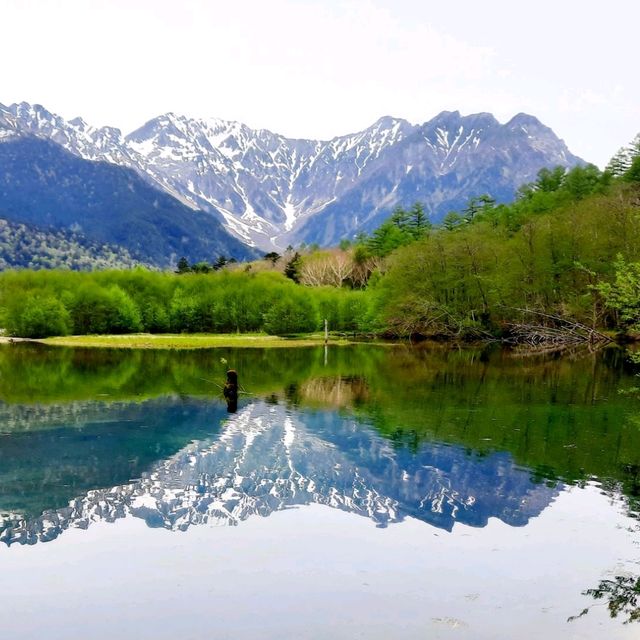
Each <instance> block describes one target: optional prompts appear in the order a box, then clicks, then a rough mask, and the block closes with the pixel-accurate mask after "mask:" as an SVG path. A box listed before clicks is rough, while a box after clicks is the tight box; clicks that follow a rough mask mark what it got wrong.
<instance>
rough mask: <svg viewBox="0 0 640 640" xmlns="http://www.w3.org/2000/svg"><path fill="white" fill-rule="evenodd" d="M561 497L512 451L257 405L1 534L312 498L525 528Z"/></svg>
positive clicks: (39, 534)
mask: <svg viewBox="0 0 640 640" xmlns="http://www.w3.org/2000/svg"><path fill="white" fill-rule="evenodd" d="M557 492H558V489H553V488H550V487H548V486H546V485H542V484H534V483H533V482H532V480H531V477H530V474H529V473H528V472H527V471H526V470H523V469H520V468H518V467H516V466H515V465H514V463H513V461H512V459H511V457H510V456H509V455H508V454H506V453H496V454H490V455H486V456H481V457H480V456H477V455H472V454H469V453H468V452H466V451H465V450H464V449H462V448H458V447H451V446H444V445H435V444H429V445H424V446H422V447H420V448H419V449H418V450H417V451H411V450H409V449H407V448H403V447H394V446H393V445H392V444H391V443H390V442H389V441H388V440H385V439H384V438H382V437H380V436H379V435H377V434H376V433H375V432H374V430H370V429H368V428H366V427H363V426H362V425H361V424H358V423H357V422H355V421H354V420H353V419H350V418H344V417H341V416H339V415H338V414H337V413H335V412H317V413H298V412H294V411H291V410H287V409H286V408H285V407H284V406H282V405H269V404H265V403H254V404H251V405H250V406H248V407H247V408H245V409H244V410H243V411H241V412H240V413H239V414H238V415H236V416H234V417H233V418H232V419H231V420H230V421H229V422H228V423H227V424H226V425H225V426H224V427H223V429H222V430H221V432H220V435H219V436H218V437H216V438H215V439H210V440H205V441H199V442H196V443H193V444H191V445H189V446H186V447H184V448H182V449H181V450H180V451H179V452H178V453H176V454H174V455H172V456H171V457H169V458H167V459H165V460H163V461H162V462H159V463H156V464H155V465H154V466H153V467H152V468H151V470H150V471H149V472H148V473H145V474H144V475H143V477H142V479H140V480H138V481H135V482H129V483H126V484H122V485H119V486H115V487H112V488H108V489H97V490H92V491H89V492H88V493H86V494H85V495H83V496H82V497H78V498H76V499H73V500H71V502H70V503H69V505H68V506H67V507H64V508H60V509H57V510H51V511H47V512H45V513H44V514H43V515H42V516H40V517H38V518H33V519H22V520H20V521H14V522H13V523H12V524H10V525H9V526H7V527H6V528H5V529H4V531H3V532H2V533H1V534H0V540H2V541H4V542H5V543H7V544H12V543H16V542H17V543H20V544H34V543H36V542H38V541H48V540H52V539H54V538H56V537H57V536H58V535H60V533H62V532H63V531H64V530H65V529H67V528H69V527H79V528H86V527H88V526H89V525H90V524H91V523H92V522H96V521H102V520H106V521H114V520H116V519H118V518H123V517H126V516H134V517H138V518H142V519H144V520H145V521H146V523H147V524H148V525H149V526H151V527H164V528H166V529H171V530H184V529H187V528H188V527H189V526H190V525H196V524H205V523H209V524H230V525H233V524H237V523H239V522H240V521H242V520H245V519H247V518H249V517H250V516H252V515H261V516H267V515H269V514H270V513H272V512H273V511H276V510H280V509H286V508H289V507H293V506H296V505H304V504H309V503H319V504H324V505H328V506H332V507H334V508H338V509H342V510H345V511H349V512H352V513H355V514H359V515H363V516H366V517H369V518H371V519H372V520H373V521H374V522H375V523H377V524H378V525H380V526H384V525H386V524H387V523H390V522H396V521H400V520H402V519H403V518H404V517H406V516H413V517H415V518H419V519H421V520H423V521H425V522H428V523H430V524H433V525H434V526H437V527H439V528H442V529H447V530H450V529H451V528H452V527H453V525H454V523H455V522H456V521H457V522H462V523H466V524H469V525H473V526H484V525H485V524H486V523H487V520H488V519H489V518H490V517H496V518H499V519H501V520H502V521H504V522H505V523H507V524H510V525H512V526H522V525H525V524H526V523H527V522H528V520H529V518H531V517H535V516H537V515H538V514H539V513H540V512H541V511H542V510H543V509H544V508H545V507H546V506H547V505H548V504H549V503H550V502H551V500H552V499H553V497H554V496H555V495H556V494H557Z"/></svg>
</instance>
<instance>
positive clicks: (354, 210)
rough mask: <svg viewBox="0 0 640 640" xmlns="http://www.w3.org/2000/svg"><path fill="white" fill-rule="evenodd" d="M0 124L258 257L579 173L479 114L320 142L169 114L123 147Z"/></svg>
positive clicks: (538, 143)
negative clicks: (233, 239) (172, 201)
mask: <svg viewBox="0 0 640 640" xmlns="http://www.w3.org/2000/svg"><path fill="white" fill-rule="evenodd" d="M3 119H4V121H5V123H11V126H12V127H14V129H15V130H17V131H22V132H27V133H30V134H33V135H37V136H39V137H42V138H48V139H51V140H53V141H55V142H57V143H58V144H61V145H62V146H64V147H65V148H66V149H67V150H69V151H71V152H72V153H74V154H75V155H78V156H80V157H82V158H86V159H92V160H104V161H106V162H110V163H115V164H120V165H123V166H126V167H130V168H132V169H134V170H136V171H137V172H138V173H139V174H140V175H141V176H143V177H144V179H145V180H147V181H148V182H150V183H151V184H153V185H155V186H159V187H161V188H162V189H164V190H165V191H167V192H168V193H170V194H172V195H173V196H175V197H177V198H179V199H180V200H182V202H184V203H186V204H188V205H189V206H191V207H194V208H198V209H203V210H205V211H208V212H210V213H212V214H213V215H215V216H218V219H219V220H221V221H222V222H223V223H224V224H225V226H226V227H227V229H228V230H230V231H231V232H232V233H233V234H235V235H236V236H237V237H238V238H241V239H242V240H243V241H245V242H248V243H250V244H253V245H257V246H260V247H262V248H264V249H268V248H273V247H284V246H286V245H287V244H289V243H297V242H301V241H305V242H320V243H322V244H334V243H336V242H337V241H339V240H340V239H342V238H344V237H348V236H353V235H354V234H355V233H356V232H357V231H360V230H367V229H370V228H373V227H375V226H377V224H378V223H379V221H380V220H381V219H383V218H384V217H386V216H387V215H388V214H389V213H390V211H391V209H393V207H394V206H396V205H403V206H409V205H410V204H412V203H413V202H415V201H416V200H421V201H423V202H424V203H425V207H426V210H427V211H428V213H429V214H430V216H431V218H432V219H433V220H434V221H438V220H440V219H441V218H442V217H443V216H444V215H445V214H446V213H447V212H448V211H449V210H451V209H455V208H459V207H460V206H462V205H463V204H464V203H465V202H466V201H467V200H468V199H469V198H470V197H472V196H477V195H481V194H483V193H489V194H490V195H492V196H493V197H494V198H495V199H496V200H497V201H499V202H500V201H508V200H510V199H512V198H513V196H514V194H515V191H516V189H517V188H518V187H519V186H520V185H521V184H522V183H524V182H528V181H531V180H532V179H533V178H535V175H536V173H537V172H538V171H539V169H541V168H542V167H546V166H554V165H562V166H566V167H570V166H573V165H575V164H578V163H580V162H582V161H581V160H580V159H579V158H577V157H575V156H573V155H572V154H571V153H570V152H569V150H568V149H567V147H566V145H565V144H564V142H563V141H562V140H560V139H559V138H557V136H556V135H555V134H554V133H553V131H551V129H549V128H548V127H545V126H544V125H542V124H541V123H540V122H539V121H538V120H537V119H536V118H534V117H532V116H528V115H526V114H518V115H517V116H515V117H514V118H513V119H512V120H511V121H509V122H508V123H506V124H500V123H499V122H498V121H497V120H496V119H495V118H494V117H493V116H492V115H490V114H486V113H480V114H475V115H470V116H461V115H460V113H458V112H457V111H456V112H443V113H441V114H440V115H438V116H436V117H435V118H433V119H432V120H430V121H429V122H426V123H424V124H422V125H412V124H410V123H409V122H407V121H406V120H401V119H396V118H391V117H384V118H381V119H380V120H378V121H377V122H375V123H374V124H373V125H372V126H371V127H368V128H367V129H365V130H363V131H360V132H358V133H355V134H350V135H346V136H340V137H336V138H333V139H332V140H328V141H318V140H294V139H288V138H285V137H284V136H281V135H278V134H275V133H272V132H270V131H267V130H254V129H250V128H249V127H247V126H246V125H243V124H241V123H238V122H232V121H226V120H219V119H191V118H187V117H184V116H179V115H176V114H173V113H167V114H164V115H161V116H159V117H157V118H154V119H153V120H150V121H149V122H147V123H146V124H145V125H144V126H142V127H141V128H139V129H137V130H136V131H134V132H132V133H130V134H129V135H127V136H123V135H122V133H121V132H120V131H119V130H118V129H113V128H111V127H102V128H95V127H91V126H89V125H88V124H87V123H85V122H84V121H83V120H82V119H80V118H76V119H74V120H70V121H68V122H67V121H65V120H64V119H62V118H60V117H59V116H56V115H55V114H51V113H50V112H48V111H47V110H46V109H44V108H43V107H40V106H38V105H35V106H34V105H29V104H27V103H21V104H14V105H11V106H10V107H3V106H2V105H0V128H1V126H2V121H3Z"/></svg>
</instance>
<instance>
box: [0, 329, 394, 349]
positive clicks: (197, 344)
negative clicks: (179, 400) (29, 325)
mask: <svg viewBox="0 0 640 640" xmlns="http://www.w3.org/2000/svg"><path fill="white" fill-rule="evenodd" d="M17 342H29V343H35V344H44V345H48V346H57V347H81V348H97V349H165V350H166V349H213V348H216V347H221V348H230V347H236V348H244V349H258V348H274V347H289V348H290V347H319V346H320V347H321V346H324V344H325V339H324V336H323V335H317V334H309V335H307V336H299V337H291V338H284V337H281V336H269V335H264V334H151V333H135V334H123V335H96V336H86V335H79V336H57V337H52V338H12V337H7V336H0V344H11V343H17ZM363 343H366V344H395V343H392V342H384V341H375V342H371V341H366V340H358V339H353V338H345V337H344V336H333V337H332V336H330V337H329V342H328V344H330V345H332V346H346V345H352V344H363Z"/></svg>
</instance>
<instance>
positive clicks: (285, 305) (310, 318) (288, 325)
mask: <svg viewBox="0 0 640 640" xmlns="http://www.w3.org/2000/svg"><path fill="white" fill-rule="evenodd" d="M317 328H318V312H317V310H316V308H315V306H314V305H313V303H312V302H311V300H310V299H309V298H307V297H306V296H303V295H300V294H298V295H295V296H292V297H287V298H283V299H282V300H278V301H277V302H275V303H274V304H273V305H272V306H271V308H270V309H269V310H268V311H267V312H266V313H265V315H264V330H265V331H266V332H267V333H270V334H273V335H288V334H291V333H301V332H307V331H313V330H314V329H317Z"/></svg>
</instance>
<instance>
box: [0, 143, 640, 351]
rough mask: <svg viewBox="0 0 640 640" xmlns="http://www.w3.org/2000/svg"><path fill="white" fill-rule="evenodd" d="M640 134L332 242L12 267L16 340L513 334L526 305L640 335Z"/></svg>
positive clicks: (2, 306)
mask: <svg viewBox="0 0 640 640" xmlns="http://www.w3.org/2000/svg"><path fill="white" fill-rule="evenodd" d="M638 237H640V143H639V141H638V139H636V140H635V141H634V143H632V145H630V146H629V147H628V148H625V149H623V150H621V151H619V152H618V153H617V154H616V156H615V157H614V159H613V160H612V162H611V164H610V165H609V167H608V168H607V169H606V170H605V171H604V172H602V171H600V170H599V169H598V168H597V167H595V166H593V165H586V166H579V167H576V168H574V169H572V170H570V171H566V170H565V169H563V168H560V167H558V168H554V169H542V170H541V171H540V172H539V174H538V177H537V180H536V181H535V182H533V183H531V184H526V185H523V186H522V187H521V188H520V190H519V192H518V195H517V198H516V200H515V201H514V202H513V203H511V204H508V205H503V204H501V205H496V203H495V201H494V200H493V199H492V198H491V196H490V195H481V196H479V197H474V198H472V199H471V200H470V201H469V202H468V204H467V206H466V207H465V208H464V210H462V211H456V212H450V213H449V214H448V215H447V216H446V217H445V219H444V221H443V223H442V225H440V226H438V227H433V226H432V225H431V223H430V221H429V218H428V216H427V215H426V213H425V211H424V209H423V207H422V206H421V205H420V203H416V204H415V205H414V206H413V207H411V208H409V209H403V208H397V209H396V210H394V211H393V212H392V214H391V216H390V218H389V219H388V220H387V221H386V222H385V223H383V224H382V225H381V226H380V227H379V228H378V229H377V230H375V231H374V232H373V233H372V234H370V235H362V236H360V237H358V238H357V239H356V241H355V242H353V243H352V242H348V241H344V242H343V243H342V244H341V246H340V247H339V248H335V249H329V250H321V249H319V248H317V247H305V246H301V247H298V248H297V249H294V248H293V247H289V248H288V249H287V251H286V252H285V253H284V254H283V255H280V254H278V253H275V252H272V253H269V254H267V255H266V256H265V257H264V259H263V260H259V261H255V262H253V263H235V262H233V261H227V260H226V259H225V258H224V257H223V256H220V257H219V258H218V259H217V260H216V261H215V262H214V263H213V264H208V263H206V262H200V263H198V264H196V265H189V263H188V262H187V261H186V260H181V261H180V263H179V265H178V269H177V272H175V273H159V272H152V271H148V270H146V269H143V268H136V269H134V270H128V271H96V272H91V273H77V272H72V271H45V270H43V271H38V272H35V271H7V272H5V273H3V274H2V275H1V276H0V296H1V297H0V314H1V315H0V322H1V325H2V327H3V328H4V329H5V330H6V332H7V333H8V334H10V335H16V336H25V337H41V336H47V335H64V334H68V333H74V334H97V333H128V332H139V331H148V332H220V333H221V332H248V331H264V332H268V333H274V334H285V335H286V334H293V333H300V332H309V331H314V330H317V329H319V328H320V327H321V325H322V323H323V320H324V319H325V318H326V319H327V320H328V321H329V326H330V327H331V329H333V330H335V331H344V332H359V333H377V334H384V335H389V336H409V335H412V336H446V337H452V336H455V337H459V338H480V337H501V336H504V335H508V334H509V332H510V330H511V327H512V325H513V323H514V322H517V321H518V320H519V319H520V318H521V317H522V315H523V313H525V312H527V311H534V312H537V313H538V314H543V313H544V314H547V315H548V316H550V317H551V316H552V317H553V318H560V319H562V318H569V319H571V321H575V322H579V323H581V324H583V325H584V326H589V327H593V328H600V329H611V330H615V331H620V332H626V333H633V332H637V331H640V245H638V242H637V238H638Z"/></svg>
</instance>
